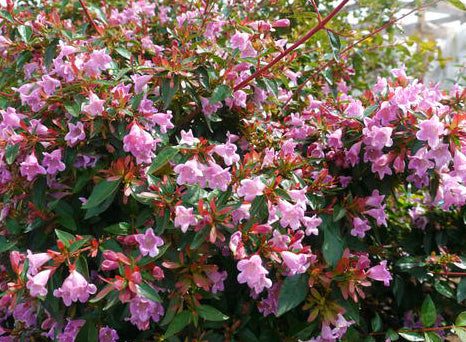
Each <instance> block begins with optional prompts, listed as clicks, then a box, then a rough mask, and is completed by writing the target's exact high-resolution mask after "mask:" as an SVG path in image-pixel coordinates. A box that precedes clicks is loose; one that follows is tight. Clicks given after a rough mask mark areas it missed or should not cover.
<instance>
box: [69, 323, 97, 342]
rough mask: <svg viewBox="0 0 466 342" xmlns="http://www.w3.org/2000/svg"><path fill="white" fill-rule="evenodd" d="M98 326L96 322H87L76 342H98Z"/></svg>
mask: <svg viewBox="0 0 466 342" xmlns="http://www.w3.org/2000/svg"><path fill="white" fill-rule="evenodd" d="M98 340H99V337H98V331H97V324H96V322H94V321H90V320H89V321H87V322H86V323H85V324H84V326H83V327H82V328H81V329H80V330H79V333H78V335H77V336H76V339H75V342H98Z"/></svg>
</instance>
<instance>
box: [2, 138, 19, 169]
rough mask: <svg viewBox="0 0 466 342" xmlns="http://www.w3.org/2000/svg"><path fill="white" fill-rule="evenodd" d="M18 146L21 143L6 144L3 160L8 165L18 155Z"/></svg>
mask: <svg viewBox="0 0 466 342" xmlns="http://www.w3.org/2000/svg"><path fill="white" fill-rule="evenodd" d="M20 146H21V143H18V144H16V145H8V146H7V147H6V151H5V160H6V163H7V164H8V165H11V164H13V162H14V161H15V159H16V157H17V156H18V152H19V147H20Z"/></svg>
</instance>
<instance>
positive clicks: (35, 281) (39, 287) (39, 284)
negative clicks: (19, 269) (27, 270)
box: [26, 270, 52, 297]
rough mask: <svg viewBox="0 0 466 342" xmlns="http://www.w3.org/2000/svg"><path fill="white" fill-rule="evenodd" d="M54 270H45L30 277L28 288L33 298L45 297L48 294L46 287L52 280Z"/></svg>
mask: <svg viewBox="0 0 466 342" xmlns="http://www.w3.org/2000/svg"><path fill="white" fill-rule="evenodd" d="M51 272H52V270H45V271H42V272H39V273H37V274H36V275H35V276H34V277H32V276H30V275H28V278H29V280H28V282H27V284H26V287H27V288H28V289H29V293H30V294H31V296H33V297H37V296H45V295H46V294H47V289H46V288H45V286H46V285H47V282H48V281H49V278H50V273H51Z"/></svg>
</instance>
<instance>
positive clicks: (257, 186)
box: [237, 176, 265, 202]
mask: <svg viewBox="0 0 466 342" xmlns="http://www.w3.org/2000/svg"><path fill="white" fill-rule="evenodd" d="M240 184H241V185H240V187H239V188H238V191H237V194H238V196H240V197H244V200H245V201H247V202H252V201H253V200H254V198H256V196H260V195H263V194H264V192H263V191H264V189H265V184H264V183H262V181H261V179H260V177H259V176H257V177H255V178H254V179H243V180H242V181H241V182H240Z"/></svg>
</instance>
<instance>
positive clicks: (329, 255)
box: [321, 215, 345, 266]
mask: <svg viewBox="0 0 466 342" xmlns="http://www.w3.org/2000/svg"><path fill="white" fill-rule="evenodd" d="M321 217H322V222H323V229H324V243H323V245H322V252H323V254H324V258H325V260H326V261H327V262H328V263H329V264H330V265H331V266H335V265H336V264H337V262H338V260H340V259H341V257H342V255H343V251H344V249H345V248H344V242H343V239H342V237H341V234H340V229H339V225H338V224H337V223H335V222H332V220H331V219H330V217H329V216H327V215H321Z"/></svg>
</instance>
